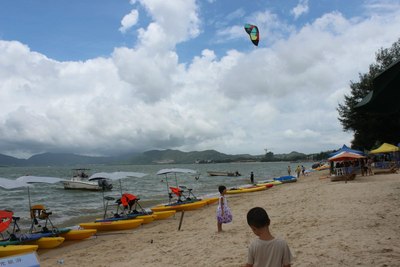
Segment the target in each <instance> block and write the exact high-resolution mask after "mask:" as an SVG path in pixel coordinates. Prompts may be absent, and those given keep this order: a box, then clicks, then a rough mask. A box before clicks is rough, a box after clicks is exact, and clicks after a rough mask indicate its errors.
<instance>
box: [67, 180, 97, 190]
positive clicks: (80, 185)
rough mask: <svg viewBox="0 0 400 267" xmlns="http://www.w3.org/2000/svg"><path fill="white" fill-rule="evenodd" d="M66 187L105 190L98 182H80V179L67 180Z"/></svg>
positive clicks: (68, 188) (69, 188) (70, 188)
mask: <svg viewBox="0 0 400 267" xmlns="http://www.w3.org/2000/svg"><path fill="white" fill-rule="evenodd" d="M63 183H64V189H67V190H92V191H100V190H103V188H102V187H100V186H99V184H98V183H95V182H78V181H65V182H63Z"/></svg>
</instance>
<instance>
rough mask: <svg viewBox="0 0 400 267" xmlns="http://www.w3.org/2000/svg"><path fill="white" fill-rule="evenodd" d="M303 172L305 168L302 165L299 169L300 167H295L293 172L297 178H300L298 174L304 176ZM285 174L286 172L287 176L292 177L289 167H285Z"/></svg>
mask: <svg viewBox="0 0 400 267" xmlns="http://www.w3.org/2000/svg"><path fill="white" fill-rule="evenodd" d="M305 171H306V168H305V167H304V166H303V165H301V167H300V165H297V168H296V170H295V172H296V175H297V178H300V173H301V174H302V175H303V176H305V175H306V173H305ZM287 172H288V175H289V176H290V175H292V169H291V168H290V165H288V166H287Z"/></svg>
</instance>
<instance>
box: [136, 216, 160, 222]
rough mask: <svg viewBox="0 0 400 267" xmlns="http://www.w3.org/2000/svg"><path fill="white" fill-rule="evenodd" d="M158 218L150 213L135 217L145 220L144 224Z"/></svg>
mask: <svg viewBox="0 0 400 267" xmlns="http://www.w3.org/2000/svg"><path fill="white" fill-rule="evenodd" d="M156 218H157V216H155V215H153V214H150V215H140V216H137V217H135V219H141V220H143V224H146V223H151V222H152V221H154V220H155V219H156Z"/></svg>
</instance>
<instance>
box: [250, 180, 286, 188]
mask: <svg viewBox="0 0 400 267" xmlns="http://www.w3.org/2000/svg"><path fill="white" fill-rule="evenodd" d="M281 184H282V182H281V181H273V182H267V183H263V182H261V183H259V184H256V185H257V186H267V187H268V185H281Z"/></svg>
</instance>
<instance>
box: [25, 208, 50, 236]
mask: <svg viewBox="0 0 400 267" xmlns="http://www.w3.org/2000/svg"><path fill="white" fill-rule="evenodd" d="M51 214H53V213H52V212H48V211H47V210H46V207H45V206H44V205H41V204H39V205H33V206H31V212H30V215H31V220H32V223H31V227H30V229H29V232H30V233H33V232H34V231H38V230H40V231H41V232H50V231H49V229H48V228H47V225H48V224H50V225H51V231H53V230H54V229H56V227H54V225H53V223H52V222H51V220H50V215H51ZM39 220H41V221H44V226H43V227H42V225H40V224H39ZM38 228H40V229H38Z"/></svg>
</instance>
